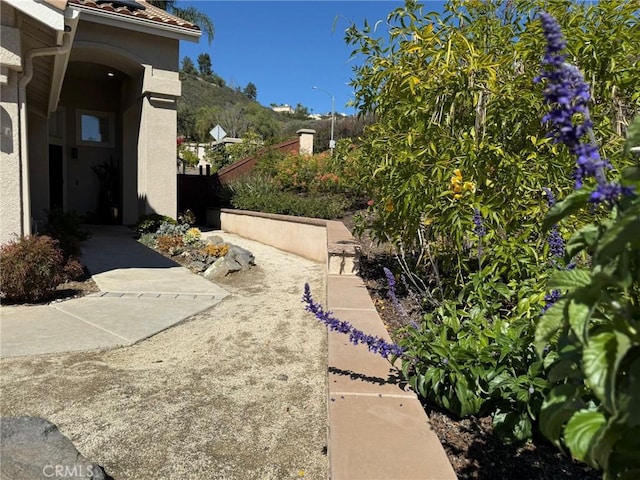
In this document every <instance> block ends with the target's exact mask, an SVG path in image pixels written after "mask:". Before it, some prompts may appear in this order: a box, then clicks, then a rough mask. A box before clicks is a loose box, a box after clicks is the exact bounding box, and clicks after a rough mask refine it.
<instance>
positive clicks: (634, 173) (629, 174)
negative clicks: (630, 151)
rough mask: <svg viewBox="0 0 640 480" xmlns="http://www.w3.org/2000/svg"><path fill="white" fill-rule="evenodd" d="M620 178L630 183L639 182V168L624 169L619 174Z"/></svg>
mask: <svg viewBox="0 0 640 480" xmlns="http://www.w3.org/2000/svg"><path fill="white" fill-rule="evenodd" d="M620 177H621V178H623V179H624V180H627V181H630V182H635V181H637V180H640V167H626V168H624V169H622V172H620Z"/></svg>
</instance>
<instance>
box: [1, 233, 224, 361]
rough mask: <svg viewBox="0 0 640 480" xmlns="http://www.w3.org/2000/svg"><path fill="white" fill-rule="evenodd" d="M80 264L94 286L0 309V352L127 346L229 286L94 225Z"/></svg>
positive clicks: (128, 236) (129, 237) (213, 298)
mask: <svg viewBox="0 0 640 480" xmlns="http://www.w3.org/2000/svg"><path fill="white" fill-rule="evenodd" d="M92 229H93V235H92V238H91V239H89V240H88V241H86V242H84V244H83V248H82V252H83V253H82V260H81V261H82V263H83V264H84V265H86V266H87V268H88V269H89V272H90V273H91V276H92V278H93V280H94V281H95V282H96V284H97V285H98V288H99V289H100V292H98V293H94V294H91V295H88V296H85V297H83V298H78V299H74V300H67V301H64V302H59V303H52V304H49V305H42V306H3V307H2V308H0V357H15V356H23V355H35V354H43V353H61V352H70V351H78V350H89V349H93V348H101V347H115V346H120V345H131V344H134V343H136V342H139V341H140V340H142V339H145V338H148V337H150V336H152V335H154V334H156V333H158V332H160V331H162V330H164V329H166V328H169V327H171V326H172V325H175V324H177V323H179V322H181V321H182V320H184V319H185V318H188V317H191V316H192V315H195V314H196V313H199V312H201V311H203V310H206V309H208V308H210V307H212V306H214V305H216V304H217V303H218V302H220V301H221V300H222V299H223V298H225V297H226V296H227V295H228V292H227V291H226V290H225V289H223V288H221V287H219V286H218V285H216V284H214V283H212V282H210V281H209V280H207V279H205V278H203V277H201V276H199V275H196V274H194V273H192V272H191V271H189V270H188V269H187V268H184V267H182V266H180V265H179V264H177V263H175V262H173V261H171V260H169V259H167V258H166V257H164V256H162V255H160V254H158V253H156V252H154V251H153V250H151V249H149V248H147V247H145V246H144V245H142V244H140V243H138V242H137V241H135V239H134V238H133V236H132V231H131V229H129V228H126V227H114V226H108V227H106V226H105V227H102V226H93V227H92Z"/></svg>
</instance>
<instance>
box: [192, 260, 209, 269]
mask: <svg viewBox="0 0 640 480" xmlns="http://www.w3.org/2000/svg"><path fill="white" fill-rule="evenodd" d="M189 268H190V269H191V270H193V271H194V272H204V271H205V270H206V269H207V264H206V263H204V262H201V261H199V260H194V261H193V262H191V263H190V264H189Z"/></svg>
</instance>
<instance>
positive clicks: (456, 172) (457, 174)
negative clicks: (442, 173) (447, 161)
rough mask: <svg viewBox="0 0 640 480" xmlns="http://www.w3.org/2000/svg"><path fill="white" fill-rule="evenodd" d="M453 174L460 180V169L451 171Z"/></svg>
mask: <svg viewBox="0 0 640 480" xmlns="http://www.w3.org/2000/svg"><path fill="white" fill-rule="evenodd" d="M453 174H454V175H455V176H456V177H458V178H459V179H462V172H461V171H460V169H459V168H456V169H455V170H454V171H453Z"/></svg>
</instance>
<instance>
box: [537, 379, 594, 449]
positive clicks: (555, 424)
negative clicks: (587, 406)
mask: <svg viewBox="0 0 640 480" xmlns="http://www.w3.org/2000/svg"><path fill="white" fill-rule="evenodd" d="M583 407H584V402H583V401H582V400H581V399H580V398H579V397H578V387H576V386H575V385H572V384H563V385H558V386H557V387H554V388H552V389H551V391H550V392H549V394H548V395H547V397H546V398H545V400H544V402H543V404H542V408H541V409H540V430H541V431H542V433H543V435H544V436H545V437H547V438H548V439H549V440H550V441H551V442H553V443H554V444H555V445H556V446H557V447H558V448H560V445H561V443H562V442H561V441H560V434H561V433H562V426H563V425H564V423H565V422H566V421H567V420H568V419H569V418H571V416H572V415H573V414H574V412H576V411H577V410H580V409H581V408H583Z"/></svg>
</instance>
